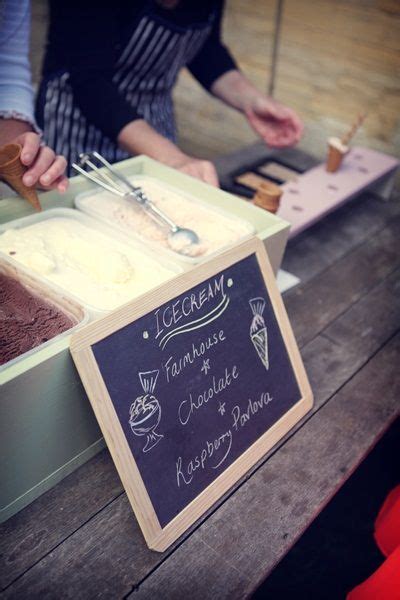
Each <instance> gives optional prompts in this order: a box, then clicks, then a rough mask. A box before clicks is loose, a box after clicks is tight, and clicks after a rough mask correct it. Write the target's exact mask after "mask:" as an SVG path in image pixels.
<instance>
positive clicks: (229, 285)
mask: <svg viewBox="0 0 400 600" xmlns="http://www.w3.org/2000/svg"><path fill="white" fill-rule="evenodd" d="M232 286H233V279H232V278H231V277H229V279H228V287H232Z"/></svg>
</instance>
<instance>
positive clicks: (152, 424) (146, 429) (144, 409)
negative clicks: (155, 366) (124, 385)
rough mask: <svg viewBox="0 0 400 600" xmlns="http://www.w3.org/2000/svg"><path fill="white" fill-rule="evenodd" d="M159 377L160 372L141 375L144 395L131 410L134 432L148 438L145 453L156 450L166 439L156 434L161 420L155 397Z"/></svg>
mask: <svg viewBox="0 0 400 600" xmlns="http://www.w3.org/2000/svg"><path fill="white" fill-rule="evenodd" d="M158 375H159V371H158V370H155V371H145V372H144V373H139V379H140V383H141V385H142V388H143V392H144V394H143V395H142V396H138V397H137V398H136V400H134V402H132V404H131V407H130V409H129V425H130V427H131V429H132V432H133V433H134V434H135V435H138V436H141V435H146V436H147V439H146V444H145V446H144V448H143V452H148V451H149V450H151V449H152V448H154V446H156V445H157V444H158V442H159V441H160V440H162V438H163V437H164V436H163V435H161V434H159V433H156V432H155V429H156V428H157V426H158V424H159V422H160V419H161V407H160V404H159V402H158V400H157V398H156V397H155V396H154V395H153V392H154V388H155V387H156V383H157V378H158Z"/></svg>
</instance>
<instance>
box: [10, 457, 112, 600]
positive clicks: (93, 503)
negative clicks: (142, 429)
mask: <svg viewBox="0 0 400 600" xmlns="http://www.w3.org/2000/svg"><path fill="white" fill-rule="evenodd" d="M122 492H123V488H122V485H121V482H120V480H119V477H118V474H117V472H116V470H115V467H114V465H113V463H112V461H111V459H110V456H109V453H108V451H107V450H104V451H102V452H101V453H100V454H98V455H97V456H95V457H94V458H93V459H92V460H90V461H89V462H88V463H86V464H85V465H83V466H82V467H81V468H80V469H78V470H77V471H75V472H74V473H72V474H71V475H69V476H68V477H66V478H65V479H64V480H63V481H62V482H61V483H60V484H59V485H57V486H56V487H54V488H53V489H51V490H50V491H49V492H47V493H46V494H43V495H42V496H40V498H38V499H37V500H36V501H35V502H33V503H32V504H31V505H29V506H27V507H26V508H25V509H24V510H22V511H21V512H19V513H18V514H16V515H15V516H14V517H12V518H11V519H9V520H8V521H6V522H5V523H2V524H1V525H0V557H1V559H0V590H1V589H4V588H5V587H6V586H7V585H9V584H10V583H11V582H12V581H13V580H14V579H16V578H17V577H20V576H21V575H22V573H23V572H24V571H25V570H26V569H28V568H29V567H30V566H31V565H33V564H34V563H35V562H37V561H38V560H40V559H41V558H42V557H43V556H45V555H46V554H47V553H48V552H50V551H51V550H52V549H53V548H55V547H56V546H57V545H58V544H60V543H61V542H62V541H63V540H64V539H65V538H67V537H68V536H70V535H71V534H72V533H73V532H74V531H76V530H77V529H79V527H81V526H82V523H85V522H86V521H87V520H89V519H90V518H92V517H93V515H94V514H96V512H98V511H99V510H101V509H103V508H104V507H105V506H106V505H107V504H108V503H109V502H111V501H112V500H113V499H114V498H116V497H117V496H119V495H120V494H122Z"/></svg>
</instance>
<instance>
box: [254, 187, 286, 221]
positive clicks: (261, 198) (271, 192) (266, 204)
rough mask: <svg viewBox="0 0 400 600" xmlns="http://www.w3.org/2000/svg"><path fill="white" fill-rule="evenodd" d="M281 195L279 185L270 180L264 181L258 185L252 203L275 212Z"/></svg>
mask: <svg viewBox="0 0 400 600" xmlns="http://www.w3.org/2000/svg"><path fill="white" fill-rule="evenodd" d="M281 196H282V188H281V187H279V185H276V184H275V183H272V181H265V182H263V183H261V184H260V186H259V187H258V189H257V191H256V193H255V195H254V198H253V204H255V205H256V206H259V207H260V208H264V209H265V210H268V211H269V212H271V213H276V212H277V210H278V208H279V202H280V199H281Z"/></svg>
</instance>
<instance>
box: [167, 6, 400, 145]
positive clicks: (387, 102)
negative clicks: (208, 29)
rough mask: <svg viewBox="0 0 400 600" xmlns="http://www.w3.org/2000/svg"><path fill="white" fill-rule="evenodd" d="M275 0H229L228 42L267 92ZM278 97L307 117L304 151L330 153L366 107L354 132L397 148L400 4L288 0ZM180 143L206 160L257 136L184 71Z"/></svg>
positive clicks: (179, 106)
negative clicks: (331, 140) (332, 141)
mask: <svg viewBox="0 0 400 600" xmlns="http://www.w3.org/2000/svg"><path fill="white" fill-rule="evenodd" d="M275 8H276V3H275V1H273V0H263V1H256V0H252V1H249V2H243V1H240V0H227V3H226V15H225V21H224V39H225V40H226V43H227V44H228V46H229V47H230V48H231V50H232V52H233V54H234V55H235V56H236V57H237V59H238V62H239V65H240V66H241V68H242V69H243V71H244V72H245V73H246V74H248V75H249V77H250V78H251V79H252V81H253V82H254V83H255V84H256V85H258V86H259V87H260V89H267V87H268V77H269V73H270V60H271V47H272V39H273V33H274V15H275ZM276 68H277V74H276V80H275V96H276V98H277V99H278V100H281V101H282V102H284V103H286V104H288V105H290V106H293V107H294V108H295V109H296V110H297V111H298V112H299V113H300V115H301V116H302V118H303V119H304V120H305V122H306V132H305V136H304V138H303V140H302V143H301V147H303V148H304V149H306V150H308V151H311V152H313V153H315V154H317V155H318V154H323V153H324V151H325V144H326V137H327V136H329V135H336V134H338V135H340V134H342V133H343V132H344V131H345V130H346V127H347V125H348V124H349V123H350V122H351V120H352V119H353V118H354V117H355V116H356V115H357V113H358V112H359V111H361V110H367V111H368V113H369V114H368V119H367V121H366V122H365V125H364V126H363V128H362V130H361V132H360V133H359V134H358V136H357V138H356V142H357V143H360V144H361V143H364V144H366V145H368V146H371V147H373V148H376V149H378V150H383V151H387V152H390V153H393V154H399V152H400V122H399V115H400V100H399V98H400V1H398V0H375V1H374V0H284V2H283V16H282V28H281V34H280V44H279V53H278V61H277V65H276ZM175 97H176V107H177V110H176V112H177V117H178V124H179V131H180V139H181V143H182V146H183V147H184V148H186V149H187V150H188V151H193V152H197V153H199V154H202V155H206V156H214V155H215V154H219V153H224V152H229V151H230V150H234V149H237V148H238V147H240V146H242V145H244V144H246V143H248V142H249V141H251V140H253V139H254V135H253V134H252V132H251V131H250V130H249V128H248V126H247V125H246V124H245V122H244V119H243V118H242V117H241V116H240V115H238V114H231V113H232V111H229V109H228V110H226V109H225V108H224V107H223V106H221V105H220V103H218V102H217V101H215V100H213V99H211V100H210V99H209V97H207V95H206V94H205V93H204V92H203V91H202V90H201V89H200V88H199V86H197V85H196V83H195V82H193V80H192V78H191V77H190V76H189V75H188V74H187V73H182V75H181V77H180V80H179V85H178V88H177V90H176V94H175Z"/></svg>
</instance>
